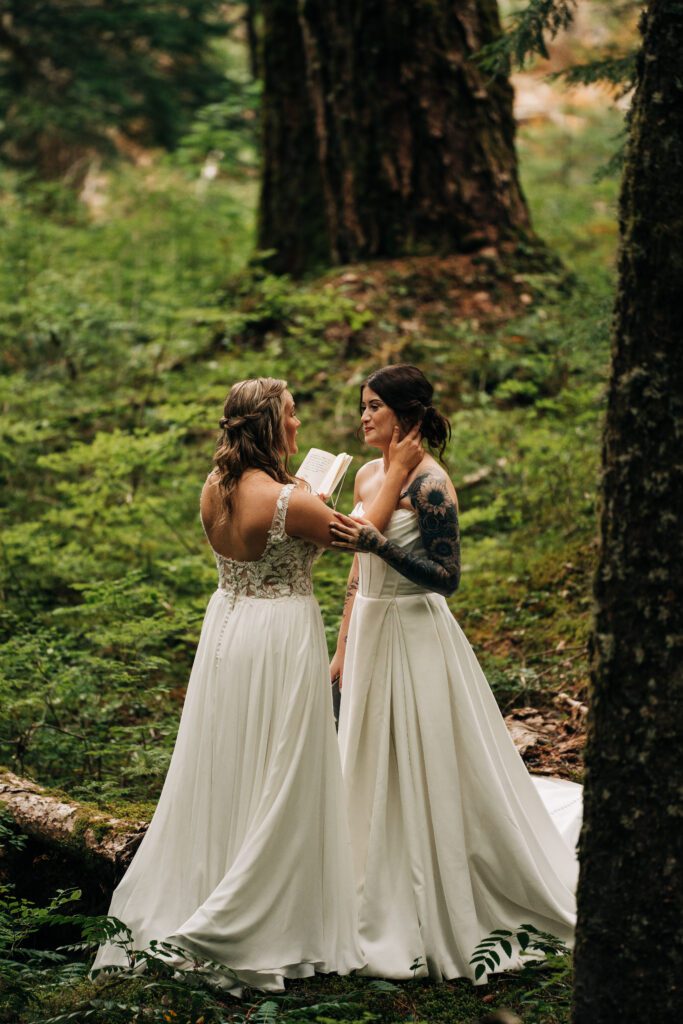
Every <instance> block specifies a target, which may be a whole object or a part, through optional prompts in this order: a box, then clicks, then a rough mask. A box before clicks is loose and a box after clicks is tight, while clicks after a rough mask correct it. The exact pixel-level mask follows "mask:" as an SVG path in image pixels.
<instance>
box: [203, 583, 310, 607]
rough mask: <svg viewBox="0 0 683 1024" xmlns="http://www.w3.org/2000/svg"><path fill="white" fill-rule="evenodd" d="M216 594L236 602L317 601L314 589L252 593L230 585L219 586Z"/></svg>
mask: <svg viewBox="0 0 683 1024" xmlns="http://www.w3.org/2000/svg"><path fill="white" fill-rule="evenodd" d="M215 596H217V597H224V598H226V599H227V600H229V601H232V602H234V603H237V602H239V603H242V602H244V601H271V602H272V601H315V595H314V594H313V591H312V590H305V591H302V590H291V591H289V592H288V593H284V594H283V593H282V592H279V593H278V592H275V591H273V592H267V593H264V592H259V593H250V592H249V591H248V590H232V589H231V588H229V587H217V589H216V590H215Z"/></svg>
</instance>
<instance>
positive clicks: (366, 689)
mask: <svg viewBox="0 0 683 1024" xmlns="http://www.w3.org/2000/svg"><path fill="white" fill-rule="evenodd" d="M354 514H362V505H358V506H356V508H355V509H354ZM385 534H386V536H387V537H388V538H389V539H390V540H392V541H394V542H395V543H396V544H399V545H401V546H402V547H405V548H408V549H409V550H411V551H414V552H424V548H423V546H422V541H421V537H420V531H419V528H418V523H417V516H416V514H415V513H414V512H413V511H412V510H410V509H399V510H397V511H396V512H394V514H393V516H392V519H391V521H390V524H389V526H388V528H387V530H386V531H385ZM359 563H360V581H359V589H358V593H357V595H356V599H355V602H354V606H353V614H352V618H351V623H350V629H349V638H348V645H347V651H346V658H345V666H344V686H343V690H342V699H341V715H340V722H339V742H340V749H341V756H342V771H343V774H344V782H345V788H346V794H347V803H348V811H349V824H350V828H351V842H352V845H353V849H354V865H355V872H356V882H357V886H358V895H359V927H360V937H361V944H362V946H363V954H364V956H365V958H366V960H367V966H366V968H365V969H364V971H363V973H365V974H369V975H374V976H379V977H387V978H406V977H410V976H411V975H412V971H411V966H412V965H413V963H414V962H415V961H418V960H419V961H420V963H421V967H420V969H419V970H418V971H417V976H420V975H421V974H429V975H430V976H431V977H433V978H436V979H441V978H456V977H461V976H465V977H470V978H474V967H473V966H471V965H470V963H469V961H470V958H471V956H472V955H473V952H474V948H475V946H476V945H477V943H478V942H480V941H481V940H482V939H483V938H484V937H486V936H487V935H488V934H489V933H490V932H491V931H492V930H493V929H495V928H506V929H509V930H513V929H515V928H518V927H519V926H520V925H522V924H529V923H530V924H533V925H535V926H536V927H537V928H539V929H541V930H544V931H548V932H552V933H553V934H554V935H556V936H558V937H559V938H560V939H562V940H564V941H565V942H568V943H570V942H571V940H572V935H573V926H574V919H575V903H574V889H575V884H576V873H577V862H576V856H575V853H574V847H575V843H576V839H577V836H578V830H579V826H580V819H581V793H582V790H581V787H580V786H578V785H577V784H575V783H572V782H563V781H555V780H552V779H538V780H536V779H532V777H531V776H530V775H529V774H528V772H527V770H526V768H525V766H524V763H523V761H522V760H521V758H520V757H519V755H518V753H517V751H516V750H515V748H514V745H513V743H512V741H511V739H510V736H509V734H508V732H507V729H506V726H505V722H504V720H503V718H502V716H501V713H500V711H499V709H498V706H497V704H496V701H495V698H494V696H493V694H492V693H491V690H490V688H489V686H488V683H487V682H486V679H485V677H484V674H483V672H482V670H481V668H480V667H479V664H478V663H477V660H476V658H475V656H474V652H473V651H472V648H471V647H470V645H469V643H468V642H467V639H466V638H465V636H464V634H463V632H462V630H461V629H460V627H459V626H458V624H457V622H456V621H455V619H454V618H453V616H452V614H451V612H450V611H449V609H448V605H447V604H446V601H445V599H444V598H443V597H441V596H439V595H438V594H434V593H431V592H429V591H426V590H425V589H424V588H422V587H420V586H418V585H417V584H414V583H411V582H410V581H409V580H407V579H406V578H405V577H403V576H401V575H399V573H397V572H396V571H395V570H393V569H392V568H391V567H389V566H388V565H387V564H386V563H385V562H383V561H382V560H381V559H380V558H378V557H377V556H376V555H372V554H367V553H362V554H359ZM501 959H502V964H501V969H505V968H506V967H514V966H516V965H517V964H518V962H519V961H518V958H517V957H516V955H515V954H514V953H513V959H512V960H506V958H505V955H504V954H501ZM482 980H485V978H484V979H482Z"/></svg>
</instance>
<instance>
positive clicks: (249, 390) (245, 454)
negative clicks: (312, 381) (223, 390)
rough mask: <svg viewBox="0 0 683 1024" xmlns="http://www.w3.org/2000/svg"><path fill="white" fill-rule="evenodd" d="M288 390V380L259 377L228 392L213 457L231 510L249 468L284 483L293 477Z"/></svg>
mask: <svg viewBox="0 0 683 1024" xmlns="http://www.w3.org/2000/svg"><path fill="white" fill-rule="evenodd" d="M286 390H287V381H286V380H276V379H275V378H274V377H256V378H254V380H241V381H238V382H237V384H233V386H232V387H231V388H230V391H229V392H228V396H227V398H226V399H225V405H224V407H223V415H222V417H221V419H220V422H219V426H220V428H221V433H220V435H219V437H218V442H217V444H216V452H215V455H214V457H213V461H214V462H215V464H216V468H217V469H218V474H219V477H218V485H219V487H220V489H221V493H222V495H223V500H224V502H225V508H226V510H227V511H228V512H230V511H231V509H232V500H233V496H234V492H235V488H236V487H237V484H238V482H239V479H240V477H241V476H242V474H243V473H244V471H245V470H247V469H260V470H262V471H263V472H264V473H267V474H268V476H270V477H272V478H273V480H277V481H279V482H280V483H282V484H287V483H290V482H291V481H292V479H293V478H292V476H291V475H290V473H289V470H288V468H287V438H286V436H285V428H284V410H285V391H286Z"/></svg>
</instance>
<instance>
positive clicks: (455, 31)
mask: <svg viewBox="0 0 683 1024" xmlns="http://www.w3.org/2000/svg"><path fill="white" fill-rule="evenodd" d="M263 13H264V29H265V37H264V105H265V120H264V150H265V152H264V158H265V167H264V184H263V193H262V197H261V220H260V245H261V248H262V249H274V250H276V253H277V254H276V256H275V257H274V259H273V260H272V264H273V266H274V267H275V268H276V269H277V270H280V271H290V272H293V273H299V272H302V271H304V270H307V269H309V268H311V267H313V266H315V265H316V264H320V263H323V262H324V263H328V264H335V263H340V262H347V261H351V260H357V259H361V258H367V257H373V256H385V257H392V256H401V255H405V254H412V253H440V252H444V253H451V252H461V251H469V250H473V249H476V248H478V247H480V246H483V245H486V244H497V243H499V242H501V241H502V240H505V239H516V238H518V237H519V235H520V234H524V233H527V232H528V231H529V217H528V211H527V207H526V203H525V201H524V197H523V195H522V192H521V188H520V185H519V179H518V175H517V164H516V155H515V147H514V135H515V126H514V120H513V115H512V89H511V87H510V85H509V83H508V82H507V80H505V79H504V78H502V77H498V78H496V79H494V80H491V78H490V76H489V75H487V74H485V73H483V72H482V71H481V70H480V69H479V68H478V67H477V65H476V64H474V63H473V62H472V60H471V59H470V58H471V54H472V53H473V52H476V51H477V50H479V49H480V48H481V47H482V46H483V45H484V44H485V43H487V42H490V41H491V40H492V39H494V38H495V37H496V36H497V34H498V33H499V31H500V26H499V20H498V10H497V5H496V0H416V2H415V3H406V4H400V3H395V2H393V0H362V2H361V0H266V2H265V3H264V8H263Z"/></svg>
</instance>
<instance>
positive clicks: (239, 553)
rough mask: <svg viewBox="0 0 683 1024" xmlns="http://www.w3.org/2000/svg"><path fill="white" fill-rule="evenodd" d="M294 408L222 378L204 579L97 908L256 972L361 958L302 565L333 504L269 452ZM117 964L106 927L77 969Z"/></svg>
mask: <svg viewBox="0 0 683 1024" xmlns="http://www.w3.org/2000/svg"><path fill="white" fill-rule="evenodd" d="M298 426H299V421H298V419H297V418H296V413H295V409H294V401H293V399H292V396H291V394H290V393H289V391H287V389H286V383H285V382H284V381H277V380H272V379H270V378H263V379H258V380H250V381H243V382H241V383H239V384H236V385H234V387H233V388H232V389H231V391H230V394H229V395H228V398H227V400H226V404H225V410H224V417H223V419H222V420H221V428H222V433H221V437H220V440H219V443H218V447H217V452H216V458H215V461H216V469H215V470H214V472H213V474H211V475H210V476H209V478H208V480H207V482H206V484H205V486H204V489H203V492H202V499H201V515H202V522H203V525H204V529H205V531H206V534H207V538H208V540H209V542H210V544H211V546H212V548H213V551H214V554H215V558H216V563H217V566H218V589H217V590H216V592H215V593H214V594H213V596H212V597H211V599H210V601H209V605H208V608H207V611H206V617H205V619H204V623H203V627H202V631H201V637H200V640H199V646H198V649H197V653H196V657H195V661H194V665H193V668H192V673H191V677H190V681H189V685H188V689H187V696H186V699H185V705H184V708H183V713H182V718H181V722H180V728H179V732H178V737H177V741H176V745H175V749H174V751H173V757H172V760H171V764H170V767H169V770H168V775H167V777H166V780H165V784H164V787H163V791H162V793H161V797H160V799H159V803H158V806H157V808H156V811H155V814H154V817H153V819H152V822H151V824H150V826H149V830H148V832H147V834H146V836H145V838H144V840H143V842H142V844H141V846H140V848H139V850H138V851H137V853H136V855H135V858H134V859H133V861H132V863H131V865H130V867H129V869H128V871H127V873H126V875H125V876H124V878H123V879H122V881H121V882H120V884H119V886H118V887H117V889H116V891H115V892H114V895H113V899H112V902H111V907H110V911H109V913H110V915H112V916H113V917H116V918H118V919H119V920H121V921H122V922H123V923H124V924H125V925H127V927H128V928H130V930H131V931H132V933H133V938H134V941H135V947H136V948H142V947H144V946H145V945H147V944H148V943H149V942H150V940H152V939H157V940H162V941H169V942H171V943H173V944H174V945H176V946H179V947H182V948H183V949H184V950H187V951H188V952H189V953H190V954H193V955H194V956H195V957H197V958H200V959H203V960H211V961H214V962H217V963H219V964H222V965H225V966H227V967H228V968H230V969H231V970H232V971H233V972H234V973H235V975H236V978H237V979H238V980H236V981H235V986H236V987H238V986H239V984H240V983H241V984H247V985H249V986H253V987H257V988H261V989H265V990H277V989H280V988H282V986H283V979H284V978H293V977H303V976H306V975H310V974H312V973H313V972H314V971H337V972H339V973H340V974H342V973H347V972H349V971H351V970H353V969H355V968H357V967H359V966H361V964H362V963H363V957H362V955H361V951H360V949H359V945H358V936H357V915H356V901H355V881H354V879H353V874H352V865H351V851H350V844H349V836H348V826H347V821H346V811H345V803H344V797H343V789H342V779H341V771H340V764H339V752H338V747H337V742H336V734H335V729H334V721H333V715H332V704H331V698H330V692H329V682H328V666H327V650H326V644H325V636H324V631H323V624H322V620H321V616H320V610H319V608H318V604H317V602H316V600H315V598H314V596H313V590H312V583H311V568H312V565H313V561H314V559H315V558H316V556H317V555H318V553H319V552H320V549H321V547H323V546H329V543H330V539H331V538H330V531H329V528H330V523H331V521H332V519H333V513H332V511H331V510H330V509H329V508H327V507H326V506H325V505H324V504H323V502H321V501H320V499H319V498H318V497H315V496H313V495H312V494H310V493H309V492H307V491H306V490H305V489H304V488H302V487H297V486H296V484H295V481H294V479H293V478H292V477H291V476H290V475H289V473H288V471H287V469H286V456H287V454H291V453H292V452H295V451H296V450H297V449H296V431H297V428H298ZM117 964H118V965H125V957H124V955H123V952H122V950H120V949H119V948H117V947H116V946H114V945H112V944H107V945H103V946H102V947H100V950H99V952H98V954H97V958H96V960H95V964H94V965H93V969H97V968H101V967H104V966H107V965H117ZM221 977H222V975H221ZM225 985H226V987H230V984H229V982H225Z"/></svg>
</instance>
